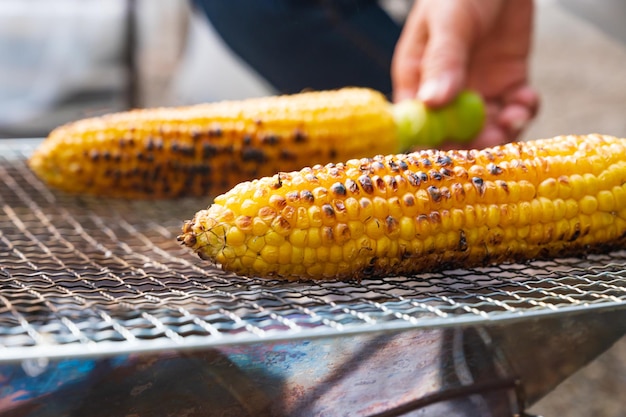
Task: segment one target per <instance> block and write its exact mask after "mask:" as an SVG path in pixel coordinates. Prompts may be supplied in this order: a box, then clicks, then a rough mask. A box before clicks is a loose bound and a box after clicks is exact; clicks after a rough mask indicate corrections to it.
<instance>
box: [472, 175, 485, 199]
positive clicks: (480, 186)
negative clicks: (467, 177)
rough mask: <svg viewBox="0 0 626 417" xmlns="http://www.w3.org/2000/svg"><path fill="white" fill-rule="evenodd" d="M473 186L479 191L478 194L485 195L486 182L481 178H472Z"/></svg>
mask: <svg viewBox="0 0 626 417" xmlns="http://www.w3.org/2000/svg"><path fill="white" fill-rule="evenodd" d="M472 184H474V187H476V189H477V190H478V193H479V194H480V195H481V196H482V195H483V194H485V181H484V180H483V179H482V178H480V177H472Z"/></svg>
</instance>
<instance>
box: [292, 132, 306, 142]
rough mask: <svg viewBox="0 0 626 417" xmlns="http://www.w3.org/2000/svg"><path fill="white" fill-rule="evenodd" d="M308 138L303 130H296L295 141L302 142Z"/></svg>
mask: <svg viewBox="0 0 626 417" xmlns="http://www.w3.org/2000/svg"><path fill="white" fill-rule="evenodd" d="M306 139H307V137H306V135H305V134H304V132H303V131H301V130H299V129H296V131H295V132H294V133H293V141H294V142H296V143H302V142H305V141H306Z"/></svg>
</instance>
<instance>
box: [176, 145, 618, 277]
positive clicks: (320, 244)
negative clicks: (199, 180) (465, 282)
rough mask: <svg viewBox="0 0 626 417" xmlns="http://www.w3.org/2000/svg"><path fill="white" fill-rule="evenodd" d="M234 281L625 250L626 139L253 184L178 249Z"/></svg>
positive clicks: (332, 169) (348, 168)
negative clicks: (193, 254)
mask: <svg viewBox="0 0 626 417" xmlns="http://www.w3.org/2000/svg"><path fill="white" fill-rule="evenodd" d="M178 239H179V241H181V242H182V243H183V244H184V245H186V246H188V247H190V248H191V249H193V251H195V252H197V254H198V255H199V256H200V257H201V258H202V259H206V260H210V261H212V262H215V263H217V264H219V265H221V267H222V268H223V269H225V270H228V271H233V272H235V273H237V274H242V275H250V276H259V277H274V278H281V279H289V280H293V279H319V280H324V279H360V278H363V277H367V276H371V275H378V276H380V275H404V274H412V273H419V272H424V271H429V270H435V269H441V268H453V267H472V266H478V265H486V264H490V263H500V262H506V261H523V260H528V259H534V258H545V257H552V256H557V255H568V254H577V253H581V252H583V251H586V250H588V249H599V248H609V247H615V246H618V245H623V244H624V243H625V239H626V139H618V138H615V137H609V136H600V135H588V136H561V137H556V138H553V139H544V140H537V141H531V142H523V143H510V144H506V145H503V146H499V147H494V148H490V149H484V150H471V151H445V152H444V151H433V150H425V151H416V152H413V153H410V154H401V155H389V156H377V157H374V158H371V159H353V160H349V161H347V162H346V163H339V164H328V165H326V166H314V167H311V168H305V169H302V170H301V171H298V172H290V173H280V174H277V175H274V176H273V177H265V178H261V179H257V180H253V181H251V182H244V183H241V184H239V185H237V186H236V187H234V188H233V189H232V190H230V191H229V192H227V193H225V194H223V195H221V196H218V197H217V198H216V199H215V201H214V203H213V204H212V205H211V206H210V207H209V208H208V209H206V210H202V211H199V212H198V213H196V215H195V217H194V218H193V220H191V221H187V222H186V223H185V224H184V226H183V231H182V234H181V235H180V236H179V237H178Z"/></svg>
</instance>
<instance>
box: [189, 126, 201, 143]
mask: <svg viewBox="0 0 626 417" xmlns="http://www.w3.org/2000/svg"><path fill="white" fill-rule="evenodd" d="M189 134H190V135H191V139H193V141H194V142H195V141H197V140H198V139H200V138H201V137H202V133H201V132H200V129H198V128H197V127H192V128H191V129H190V130H189Z"/></svg>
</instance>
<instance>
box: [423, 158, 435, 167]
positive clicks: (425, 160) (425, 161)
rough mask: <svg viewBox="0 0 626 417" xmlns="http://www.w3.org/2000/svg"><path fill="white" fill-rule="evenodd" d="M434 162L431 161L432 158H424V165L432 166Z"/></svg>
mask: <svg viewBox="0 0 626 417" xmlns="http://www.w3.org/2000/svg"><path fill="white" fill-rule="evenodd" d="M432 164H433V163H432V162H430V159H428V158H423V159H422V165H424V166H425V167H430V166H432Z"/></svg>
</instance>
